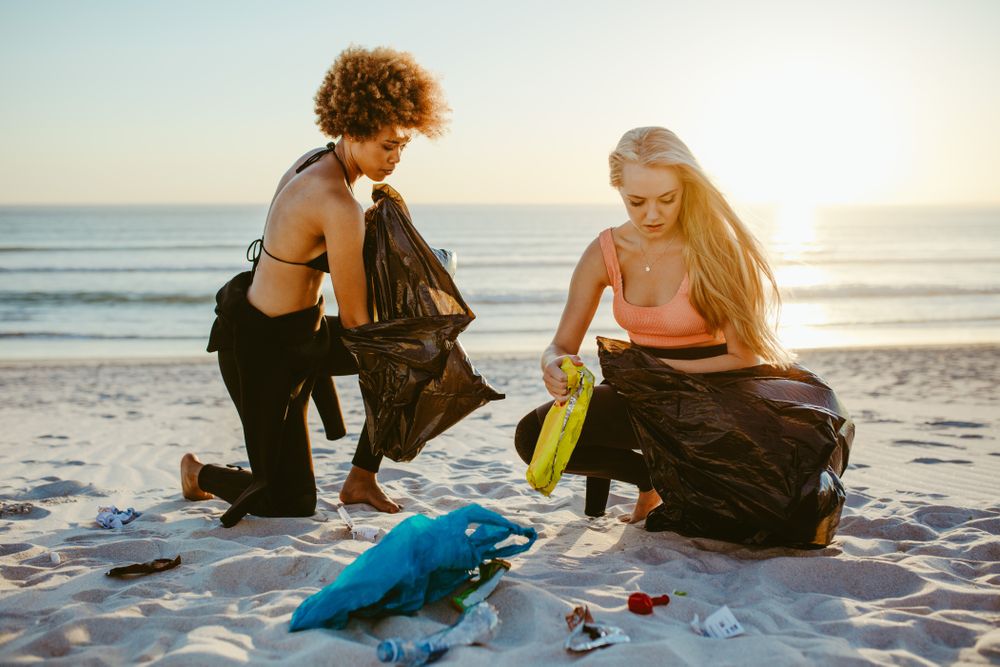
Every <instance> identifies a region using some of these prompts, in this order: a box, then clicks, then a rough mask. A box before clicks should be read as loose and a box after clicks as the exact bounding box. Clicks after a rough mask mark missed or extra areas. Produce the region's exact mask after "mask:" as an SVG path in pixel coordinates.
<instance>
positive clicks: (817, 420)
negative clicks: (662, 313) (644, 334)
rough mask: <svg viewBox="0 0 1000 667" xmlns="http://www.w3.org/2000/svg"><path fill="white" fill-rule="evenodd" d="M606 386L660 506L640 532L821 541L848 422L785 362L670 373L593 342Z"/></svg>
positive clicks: (835, 516)
mask: <svg viewBox="0 0 1000 667" xmlns="http://www.w3.org/2000/svg"><path fill="white" fill-rule="evenodd" d="M598 353H599V356H600V360H601V368H602V370H603V372H604V377H605V379H606V380H607V381H608V382H609V383H610V384H611V385H612V386H614V388H615V389H616V390H617V391H618V392H619V393H620V394H621V395H622V396H624V397H625V399H626V400H627V401H628V404H629V419H630V420H631V422H632V428H633V429H634V430H635V434H636V438H637V439H638V441H639V443H640V445H641V447H642V452H643V456H644V457H645V459H646V463H647V465H648V466H649V471H650V478H651V479H652V482H653V486H654V488H656V490H657V491H658V492H659V494H660V496H661V497H662V498H663V505H661V506H660V507H657V508H656V509H655V510H653V511H652V512H650V514H649V516H648V517H647V519H646V529H647V530H650V531H661V530H671V531H674V532H677V533H681V534H684V535H690V536H706V537H713V538H717V539H723V540H727V541H732V542H743V543H756V544H782V545H787V546H795V547H802V548H816V547H822V546H826V545H827V544H829V543H830V541H831V540H832V539H833V537H834V534H835V533H836V529H837V525H838V524H839V522H840V513H841V510H842V509H843V505H844V501H845V499H846V492H845V490H844V486H843V484H841V482H840V477H839V476H840V475H842V474H843V473H844V469H845V468H846V467H847V461H848V456H849V454H850V449H851V444H852V442H853V440H854V422H853V421H852V420H851V418H850V416H849V415H848V413H847V410H846V409H845V408H844V406H843V405H842V404H841V403H840V401H839V400H838V399H837V396H836V395H835V394H834V392H833V390H832V389H831V388H830V387H829V386H828V385H827V384H826V383H825V382H824V381H823V380H822V379H820V378H819V377H818V376H817V375H815V374H814V373H812V372H810V371H808V370H806V369H805V368H803V367H801V366H798V365H795V366H792V367H790V368H788V369H786V370H780V369H777V368H774V367H771V366H766V365H762V366H755V367H753V368H745V369H740V370H735V371H726V372H721V373H705V374H692V373H684V372H681V371H677V370H674V369H672V368H670V367H669V366H667V365H665V364H664V363H662V362H661V361H659V360H658V359H656V358H655V357H653V356H651V355H650V354H648V353H646V352H644V351H643V350H641V349H639V348H637V347H634V346H633V345H631V344H630V343H626V342H623V341H618V340H612V339H608V338H600V337H599V338H598Z"/></svg>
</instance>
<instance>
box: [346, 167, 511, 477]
mask: <svg viewBox="0 0 1000 667" xmlns="http://www.w3.org/2000/svg"><path fill="white" fill-rule="evenodd" d="M372 200H373V201H374V202H375V203H374V205H373V206H372V207H371V208H369V209H368V211H367V212H366V213H365V247H364V260H365V271H366V273H367V274H368V280H369V284H368V295H369V298H370V300H371V303H370V308H369V310H370V313H371V316H372V323H371V324H366V325H363V326H360V327H356V328H354V329H346V330H344V331H343V334H342V338H343V342H344V345H345V346H346V347H347V349H348V350H350V351H351V353H352V354H353V355H354V357H355V358H356V359H357V362H358V368H359V369H360V370H359V373H358V380H359V384H360V387H361V396H362V398H363V399H364V402H365V413H366V415H367V423H366V427H367V428H368V435H369V436H370V438H371V444H372V450H373V451H374V452H375V453H383V454H385V455H386V456H388V457H389V458H390V459H392V460H394V461H409V460H411V459H412V458H414V457H415V456H416V455H417V454H419V453H420V450H421V449H423V447H424V445H425V444H426V443H427V441H428V440H430V439H431V438H434V437H435V436H437V435H440V434H441V433H442V432H444V431H445V430H446V429H448V428H449V427H451V426H452V425H454V424H455V423H456V422H458V421H460V420H461V419H462V418H463V417H465V416H466V415H468V414H469V413H470V412H472V411H473V410H475V409H476V408H478V407H480V406H482V405H485V404H486V403H488V402H489V401H495V400H498V399H501V398H503V397H504V396H503V394H501V393H499V392H497V391H496V390H495V389H493V387H491V386H490V385H489V383H488V382H487V381H486V380H485V379H484V378H483V377H482V376H481V375H480V374H479V372H478V371H476V369H475V368H474V367H473V365H472V363H471V362H470V361H469V358H468V357H467V356H466V354H465V351H464V350H463V349H462V346H461V345H460V344H459V342H458V340H457V339H458V334H459V333H461V332H462V331H463V330H465V328H466V327H467V326H468V325H469V323H470V322H472V320H473V319H475V317H476V316H475V314H474V313H473V312H472V310H471V309H470V308H469V306H468V305H467V304H466V303H465V301H464V300H463V299H462V295H461V294H460V293H459V291H458V288H457V287H456V286H455V282H454V281H453V280H452V278H451V276H450V275H449V273H448V270H447V269H446V268H445V267H444V266H443V265H442V264H441V262H440V260H439V258H438V257H437V256H436V255H435V253H434V251H433V250H432V249H431V248H430V246H428V245H427V243H426V242H425V241H424V239H423V237H421V236H420V233H419V232H417V230H416V228H415V227H414V226H413V223H412V221H411V219H410V213H409V211H408V210H407V208H406V203H405V202H404V201H403V198H402V197H401V196H400V195H399V193H398V192H396V191H395V190H393V189H392V188H391V187H389V186H388V185H385V184H379V185H376V186H375V187H374V189H373V191H372Z"/></svg>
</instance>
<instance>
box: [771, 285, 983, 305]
mask: <svg viewBox="0 0 1000 667" xmlns="http://www.w3.org/2000/svg"><path fill="white" fill-rule="evenodd" d="M996 294H1000V285H984V286H981V287H962V286H959V285H865V284H853V285H810V286H808V287H789V288H785V289H782V290H781V296H782V298H784V299H788V300H790V301H810V300H825V299H878V298H887V297H889V298H895V297H899V298H907V297H941V296H992V295H996Z"/></svg>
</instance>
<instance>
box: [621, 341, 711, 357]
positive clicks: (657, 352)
mask: <svg viewBox="0 0 1000 667" xmlns="http://www.w3.org/2000/svg"><path fill="white" fill-rule="evenodd" d="M632 344H633V345H635V346H636V347H638V348H640V349H642V350H644V351H645V352H647V353H648V354H650V355H652V356H654V357H656V358H658V359H676V360H678V361H686V360H693V359H711V358H712V357H719V356H722V355H723V354H728V353H729V348H728V347H727V346H726V343H725V342H722V343H713V344H709V345H691V346H687V347H657V346H652V345H642V344H640V343H638V342H636V341H635V340H632Z"/></svg>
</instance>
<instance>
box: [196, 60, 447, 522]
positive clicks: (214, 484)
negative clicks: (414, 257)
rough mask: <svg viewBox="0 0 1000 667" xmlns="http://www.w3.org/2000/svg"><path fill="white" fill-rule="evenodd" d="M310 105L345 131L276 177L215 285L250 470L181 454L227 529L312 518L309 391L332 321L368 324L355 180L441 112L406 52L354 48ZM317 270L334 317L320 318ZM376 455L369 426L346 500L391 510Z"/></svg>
mask: <svg viewBox="0 0 1000 667" xmlns="http://www.w3.org/2000/svg"><path fill="white" fill-rule="evenodd" d="M315 111H316V122H317V124H318V125H319V127H320V129H321V130H322V131H323V133H324V134H326V135H327V136H329V137H330V138H332V139H338V138H339V140H337V141H335V142H333V141H331V142H330V143H329V144H327V146H326V148H320V149H313V150H310V151H308V152H307V153H306V154H304V155H302V156H301V157H299V158H298V159H297V160H295V162H294V163H293V164H292V165H291V166H290V167H288V169H287V171H286V172H285V174H284V175H283V176H282V178H281V180H280V181H279V183H278V187H277V191H276V192H275V194H274V197H273V199H272V201H271V208H270V211H269V212H268V215H267V220H266V222H265V225H264V232H263V234H262V237H261V239H259V240H258V241H255V242H254V243H253V244H251V251H252V259H253V270H252V271H246V272H244V273H241V274H239V275H237V276H236V277H234V278H233V279H232V280H230V281H229V282H228V283H226V285H225V286H223V288H222V289H221V290H219V293H218V296H217V302H218V305H217V307H216V313H217V314H218V318H217V319H216V321H215V324H214V326H213V328H212V334H211V337H210V340H209V351H210V352H212V351H218V353H219V368H220V370H221V371H222V378H223V380H224V381H225V384H226V388H227V389H228V390H229V394H230V396H231V397H232V399H233V402H234V403H235V404H236V409H237V411H238V412H239V414H240V419H241V421H242V422H243V432H244V438H245V441H246V449H247V457H248V459H249V461H250V467H251V470H249V471H248V470H241V469H234V468H231V467H227V466H221V465H212V464H205V465H203V464H202V463H201V461H200V460H199V459H198V457H196V456H195V455H193V454H187V455H185V456H184V457H183V459H182V460H181V471H180V472H181V487H182V491H183V494H184V497H185V498H188V499H189V500H204V499H207V498H211V497H213V495H214V496H219V497H220V498H222V499H224V500H226V501H228V502H229V503H230V504H231V507H230V508H229V510H228V511H227V512H226V513H225V514H224V515H223V516H222V522H223V524H224V525H226V526H230V525H233V524H234V523H236V522H237V521H239V520H240V518H242V517H243V516H244V515H245V514H247V513H252V514H256V515H258V516H308V515H311V514H312V513H313V511H314V510H315V506H316V481H315V478H314V476H313V467H312V455H311V450H310V444H309V428H308V424H307V422H306V412H307V408H308V404H309V398H310V393H311V392H312V389H313V386H314V384H315V383H316V382H317V380H318V378H319V375H320V374H321V373H323V372H325V371H326V370H328V369H327V366H329V364H330V363H331V359H330V357H336V356H338V352H339V356H340V357H349V355H347V353H346V350H345V349H344V348H343V345H341V344H339V336H338V335H337V332H336V331H335V329H336V328H337V327H338V326H344V327H348V328H351V327H358V326H360V325H363V324H367V323H369V321H370V317H369V314H368V291H367V285H368V281H367V277H366V275H365V267H364V261H363V258H362V246H363V243H364V237H365V223H364V212H363V209H362V207H361V205H360V204H359V203H358V201H357V200H356V199H355V196H354V192H353V189H352V186H353V184H354V183H355V182H356V181H357V180H358V179H359V178H360V177H361V176H367V177H368V178H370V179H371V180H373V181H384V180H386V178H388V177H389V175H390V174H392V173H393V171H394V170H395V169H396V168H397V166H398V165H399V162H400V159H401V157H402V153H403V150H404V149H405V148H406V145H407V144H408V143H409V141H410V139H411V137H412V136H413V135H414V134H417V133H419V134H423V135H425V136H431V137H434V136H437V135H438V134H440V133H441V132H442V131H443V128H444V126H445V122H446V121H445V116H446V113H447V111H448V107H447V106H446V104H445V103H444V100H443V97H442V94H441V90H440V88H439V86H438V83H437V81H436V80H435V79H434V78H433V77H432V76H431V75H430V73H428V72H427V71H425V70H424V69H423V68H422V67H421V66H420V65H419V64H417V62H416V61H415V60H414V59H413V57H412V56H411V55H410V54H408V53H405V52H400V51H395V50H393V49H388V48H375V49H364V48H360V47H351V48H349V49H347V50H345V51H344V52H343V53H341V54H340V56H339V57H338V58H337V60H336V61H335V62H334V63H333V66H332V67H330V69H329V71H328V72H327V73H326V76H325V78H324V81H323V83H322V85H321V86H320V88H319V90H318V92H317V93H316V97H315ZM324 274H329V276H330V281H331V283H332V286H333V292H334V295H335V297H336V301H337V304H336V305H337V310H338V311H339V323H338V322H337V321H336V318H325V317H324V304H323V297H322V296H321V295H320V290H321V288H322V286H323V282H324ZM328 320H329V321H328ZM332 363H334V365H338V364H339V365H340V366H350V365H351V364H352V363H353V362H352V360H351V359H349V358H346V359H337V360H334V361H333V362H332ZM348 372H349V371H348ZM354 372H357V369H356V367H355V368H354ZM338 374H340V373H338ZM381 459H382V457H381V455H375V454H374V453H373V452H372V451H371V447H370V445H369V441H368V437H367V430H365V431H363V432H362V435H361V438H360V440H359V442H358V446H357V451H356V452H355V456H354V460H353V467H352V468H351V471H350V473H349V474H348V475H347V479H346V480H345V482H344V486H343V488H342V489H341V491H340V499H341V501H343V502H344V503H367V504H369V505H372V506H373V507H375V508H376V509H378V510H380V511H383V512H397V511H399V506H398V505H397V504H396V503H395V502H394V501H393V500H392V499H390V498H389V497H388V496H387V495H386V494H385V492H384V491H383V490H382V488H381V487H380V486H379V484H378V482H377V480H376V477H375V475H376V473H377V472H378V469H379V464H380V462H381Z"/></svg>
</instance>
